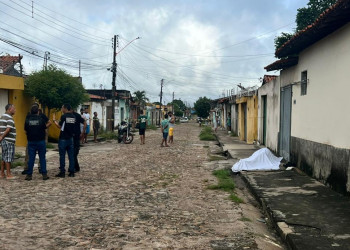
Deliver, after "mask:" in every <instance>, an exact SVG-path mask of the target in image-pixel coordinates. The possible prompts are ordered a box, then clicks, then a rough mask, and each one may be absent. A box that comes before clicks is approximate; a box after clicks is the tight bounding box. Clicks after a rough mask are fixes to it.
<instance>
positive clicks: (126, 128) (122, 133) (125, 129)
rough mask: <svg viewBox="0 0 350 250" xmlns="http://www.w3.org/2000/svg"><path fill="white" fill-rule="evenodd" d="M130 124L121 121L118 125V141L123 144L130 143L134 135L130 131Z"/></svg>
mask: <svg viewBox="0 0 350 250" xmlns="http://www.w3.org/2000/svg"><path fill="white" fill-rule="evenodd" d="M130 127H131V124H129V123H128V122H125V121H122V122H121V124H120V126H118V143H121V142H122V141H123V142H124V143H125V144H130V143H132V141H133V140H134V135H133V134H132V133H131V132H130Z"/></svg>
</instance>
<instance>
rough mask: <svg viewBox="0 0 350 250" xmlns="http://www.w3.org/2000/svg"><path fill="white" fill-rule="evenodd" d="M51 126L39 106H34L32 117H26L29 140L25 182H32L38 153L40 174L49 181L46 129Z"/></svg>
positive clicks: (25, 124)
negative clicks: (40, 111)
mask: <svg viewBox="0 0 350 250" xmlns="http://www.w3.org/2000/svg"><path fill="white" fill-rule="evenodd" d="M50 126H51V121H50V120H49V119H48V118H47V117H46V116H45V117H44V116H42V115H41V114H39V107H38V105H35V104H34V105H33V106H32V108H31V110H30V115H28V116H27V117H26V120H25V123H24V130H25V131H26V133H27V140H28V145H27V147H28V169H27V176H26V178H25V180H27V181H30V180H32V174H33V167H34V162H35V156H36V152H38V155H39V160H40V166H38V167H40V172H41V174H42V176H43V180H48V179H49V177H48V176H47V170H46V141H45V136H46V129H47V128H48V127H50Z"/></svg>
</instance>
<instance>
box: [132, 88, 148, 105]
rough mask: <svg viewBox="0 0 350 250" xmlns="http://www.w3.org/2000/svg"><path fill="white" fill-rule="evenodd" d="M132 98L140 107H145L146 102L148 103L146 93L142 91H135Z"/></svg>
mask: <svg viewBox="0 0 350 250" xmlns="http://www.w3.org/2000/svg"><path fill="white" fill-rule="evenodd" d="M133 98H134V101H135V102H137V103H139V104H140V105H145V104H146V102H149V99H148V98H147V97H146V91H144V90H142V91H139V90H137V91H135V92H134V96H133Z"/></svg>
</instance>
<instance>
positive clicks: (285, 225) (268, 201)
mask: <svg viewBox="0 0 350 250" xmlns="http://www.w3.org/2000/svg"><path fill="white" fill-rule="evenodd" d="M217 137H218V140H219V142H220V143H221V144H222V146H223V149H224V150H227V152H228V153H229V155H230V156H231V157H232V158H235V159H243V158H247V157H249V156H250V155H251V154H252V153H254V152H255V151H256V150H258V149H259V148H260V147H258V146H256V145H247V144H245V143H243V142H241V141H239V140H238V138H236V137H231V136H230V135H228V134H227V133H226V132H225V131H218V132H217ZM241 176H242V178H243V179H244V180H245V181H246V183H247V185H248V187H249V188H250V190H251V192H252V193H253V195H254V196H255V197H256V199H257V200H258V201H259V203H260V204H261V206H262V208H263V210H264V212H265V214H266V216H267V217H268V220H269V221H268V223H271V225H273V226H274V227H275V228H276V229H277V231H278V232H279V234H280V236H281V237H282V238H283V240H285V242H286V244H287V245H288V246H289V247H290V248H291V249H301V250H308V249H339V250H340V249H350V199H349V198H348V197H344V196H342V195H341V194H338V193H336V192H334V191H332V190H331V189H330V188H328V187H326V186H324V185H323V184H321V183H320V182H317V181H316V180H314V179H312V178H310V177H308V176H307V175H305V174H303V173H302V172H301V171H299V170H297V169H293V170H290V171H287V170H281V171H259V172H242V173H241Z"/></svg>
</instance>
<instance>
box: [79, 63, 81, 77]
mask: <svg viewBox="0 0 350 250" xmlns="http://www.w3.org/2000/svg"><path fill="white" fill-rule="evenodd" d="M80 70H81V62H80V60H79V78H80Z"/></svg>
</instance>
